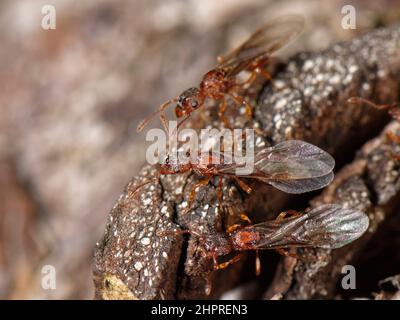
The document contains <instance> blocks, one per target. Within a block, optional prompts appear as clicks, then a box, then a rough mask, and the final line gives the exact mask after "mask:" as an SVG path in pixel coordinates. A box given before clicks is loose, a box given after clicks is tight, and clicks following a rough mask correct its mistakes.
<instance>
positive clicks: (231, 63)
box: [217, 15, 304, 76]
mask: <svg viewBox="0 0 400 320" xmlns="http://www.w3.org/2000/svg"><path fill="white" fill-rule="evenodd" d="M303 28H304V18H303V17H302V16H299V15H287V16H282V17H278V18H276V19H273V20H271V21H270V22H268V23H266V24H265V25H264V26H262V27H261V28H260V29H258V30H257V31H256V32H254V33H253V34H252V35H251V36H250V37H249V39H247V40H246V41H245V42H244V43H243V44H242V45H240V46H239V47H238V48H236V49H234V50H233V51H231V52H229V53H228V54H226V55H225V56H221V58H220V60H221V63H220V64H219V65H218V66H217V67H218V68H224V69H226V70H228V76H232V75H236V74H238V73H239V72H240V71H242V70H244V69H246V68H247V67H248V66H249V65H250V64H251V62H252V61H253V60H254V59H256V58H259V57H261V56H266V57H267V56H270V55H271V54H273V53H274V52H275V51H277V50H279V49H280V48H282V47H283V46H285V45H286V44H287V43H289V42H290V41H291V40H293V39H294V38H295V37H296V36H297V35H298V34H299V33H300V32H301V31H302V30H303Z"/></svg>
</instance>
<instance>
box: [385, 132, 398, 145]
mask: <svg viewBox="0 0 400 320" xmlns="http://www.w3.org/2000/svg"><path fill="white" fill-rule="evenodd" d="M386 138H387V139H388V140H390V141H392V142H395V143H399V144H400V136H398V135H396V134H395V133H394V132H392V131H389V132H386Z"/></svg>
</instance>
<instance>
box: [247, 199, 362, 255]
mask: <svg viewBox="0 0 400 320" xmlns="http://www.w3.org/2000/svg"><path fill="white" fill-rule="evenodd" d="M368 226H369V219H368V217H367V215H366V214H365V213H364V212H362V211H359V210H356V209H347V208H344V207H343V206H340V205H338V204H327V205H322V206H319V207H317V208H315V209H312V210H311V211H309V212H307V213H305V214H303V215H300V216H296V217H292V218H287V219H283V220H280V221H277V220H275V221H267V222H264V223H259V224H255V225H253V226H250V227H249V228H253V231H255V232H258V234H259V235H260V240H259V242H258V244H257V245H256V247H257V248H258V249H273V248H284V247H289V246H295V247H319V248H326V249H336V248H340V247H342V246H344V245H346V244H348V243H350V242H352V241H354V240H356V239H357V238H359V237H360V236H361V235H362V234H363V233H364V232H365V231H366V230H367V229H368Z"/></svg>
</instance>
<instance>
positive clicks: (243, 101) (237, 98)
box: [228, 93, 253, 120]
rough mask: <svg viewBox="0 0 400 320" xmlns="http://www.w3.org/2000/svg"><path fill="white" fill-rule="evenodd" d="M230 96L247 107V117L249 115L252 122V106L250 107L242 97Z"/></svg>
mask: <svg viewBox="0 0 400 320" xmlns="http://www.w3.org/2000/svg"><path fill="white" fill-rule="evenodd" d="M228 95H229V96H230V97H231V98H232V99H233V100H234V101H236V103H238V104H240V105H244V106H245V108H246V115H247V117H248V118H249V120H251V119H252V117H253V110H252V108H251V105H250V104H249V103H248V102H247V101H246V100H245V99H243V98H242V97H240V96H235V95H233V94H229V93H228Z"/></svg>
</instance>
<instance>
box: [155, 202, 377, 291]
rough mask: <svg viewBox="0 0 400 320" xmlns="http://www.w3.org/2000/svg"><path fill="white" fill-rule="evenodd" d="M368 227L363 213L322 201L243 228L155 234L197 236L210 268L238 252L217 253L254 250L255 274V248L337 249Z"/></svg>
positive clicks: (220, 265)
mask: <svg viewBox="0 0 400 320" xmlns="http://www.w3.org/2000/svg"><path fill="white" fill-rule="evenodd" d="M288 215H291V217H287V216H288ZM241 217H242V219H244V220H246V221H248V222H250V220H249V218H247V216H245V215H243V214H242V215H241ZM368 226H369V219H368V216H367V215H366V214H365V213H364V212H362V211H359V210H356V209H346V208H344V207H342V206H340V205H338V204H326V205H322V206H319V207H317V208H315V209H312V210H310V211H308V212H305V213H304V214H302V213H300V212H297V211H294V210H290V211H285V212H282V213H280V214H279V215H278V217H277V218H276V219H275V220H270V221H265V222H262V223H257V224H254V225H253V224H251V222H250V224H249V225H248V226H245V227H244V226H240V225H233V226H231V227H229V228H228V229H227V232H226V234H221V233H211V234H198V233H196V232H194V231H191V230H178V231H172V232H169V231H165V232H158V235H160V236H161V235H165V234H182V233H189V234H191V235H193V236H195V237H197V238H198V239H199V249H200V253H201V255H202V256H203V258H206V259H211V260H212V261H213V269H214V270H220V269H225V268H226V267H228V266H229V265H231V264H233V263H235V262H237V261H238V260H239V259H240V255H236V256H235V257H233V258H232V259H230V260H228V261H226V262H222V263H219V262H218V257H220V256H225V255H228V254H230V253H232V252H236V253H239V254H240V253H241V252H243V251H248V250H255V251H256V254H257V259H256V274H257V275H259V274H260V265H261V264H260V261H259V258H258V250H265V249H275V250H277V251H278V253H280V254H283V255H285V256H294V257H296V258H297V256H296V255H293V254H290V253H289V252H288V251H286V250H287V249H290V248H299V247H303V248H304V247H318V248H325V249H337V248H340V247H343V246H345V245H347V244H349V243H351V242H352V241H354V240H356V239H357V238H359V237H361V235H362V234H363V233H364V232H365V231H366V230H367V229H368ZM208 291H209V290H208ZM208 293H209V292H208Z"/></svg>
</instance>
